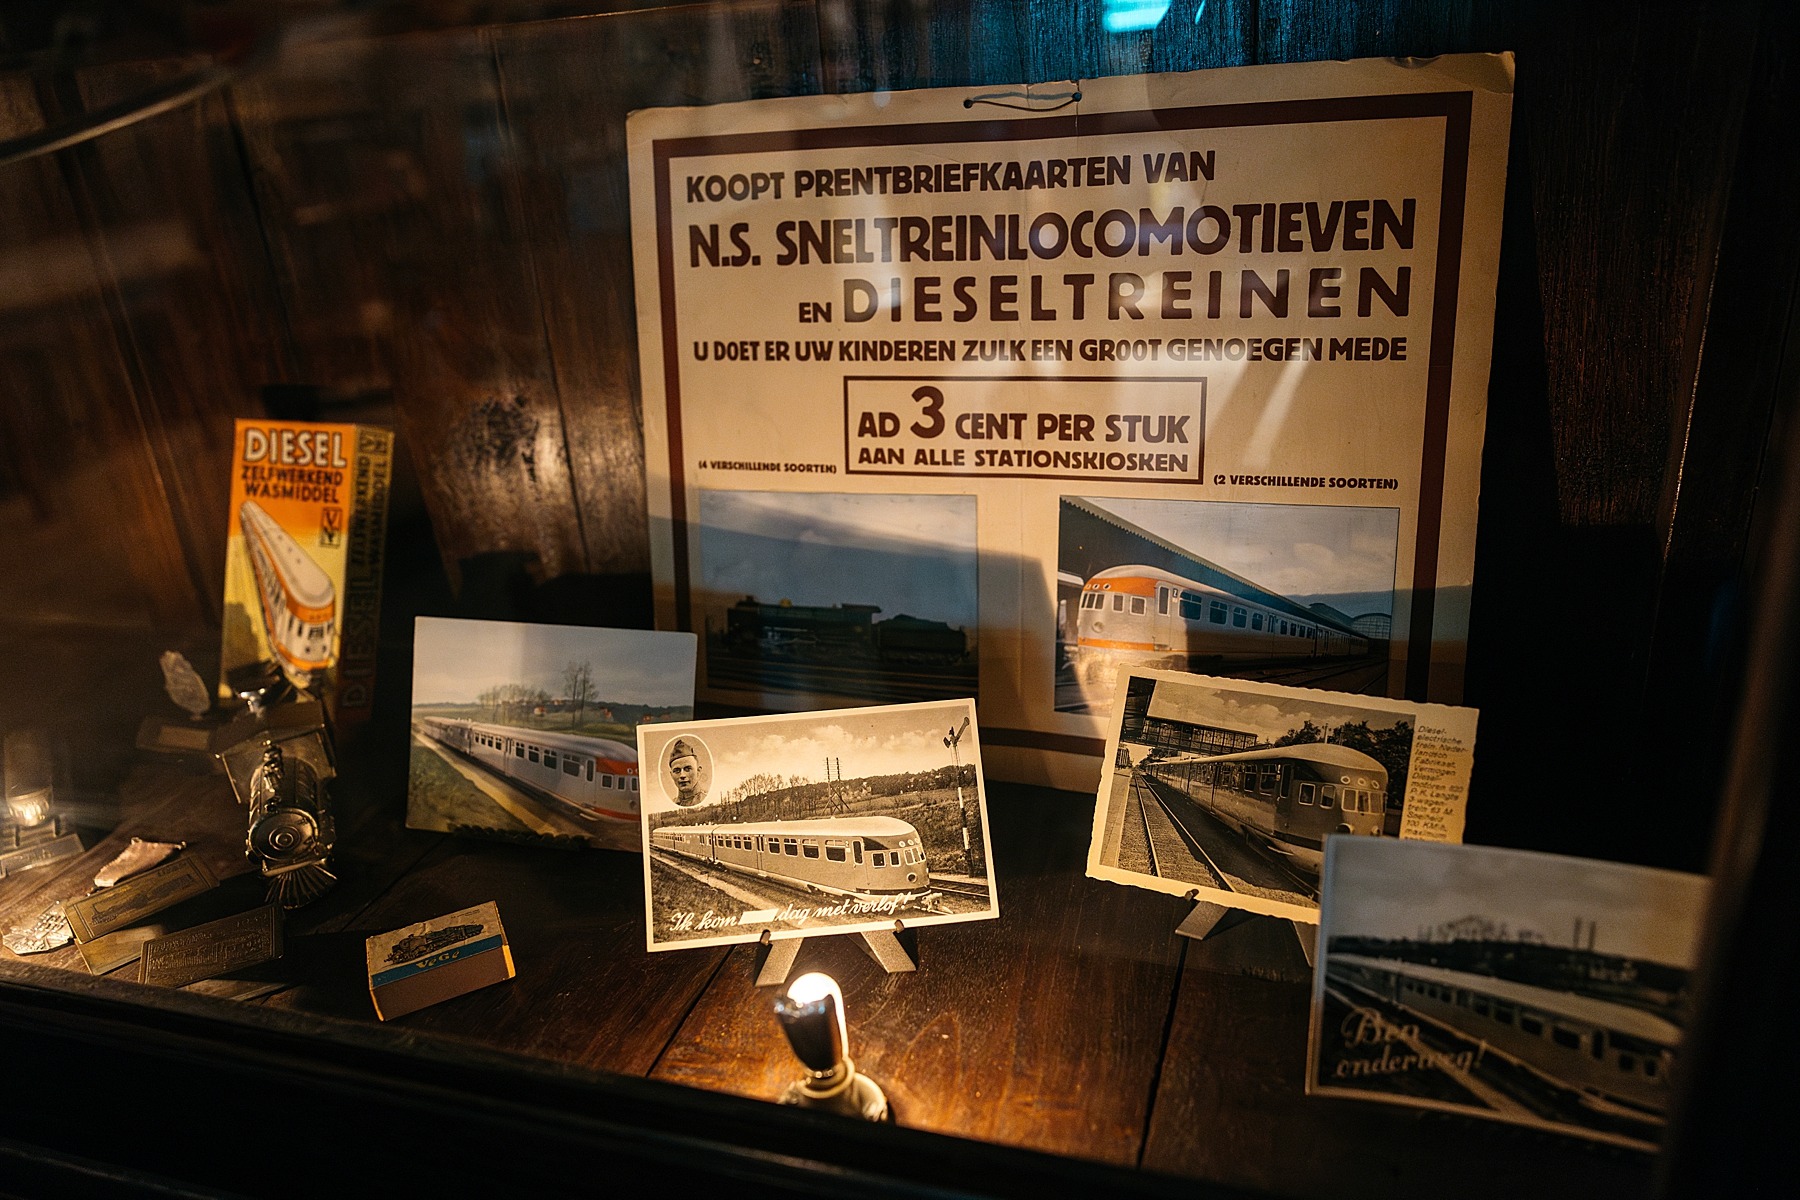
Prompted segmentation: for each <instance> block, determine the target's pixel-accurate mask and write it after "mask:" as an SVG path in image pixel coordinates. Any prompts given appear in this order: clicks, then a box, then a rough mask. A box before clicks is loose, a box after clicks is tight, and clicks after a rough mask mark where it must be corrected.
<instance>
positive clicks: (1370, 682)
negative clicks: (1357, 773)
mask: <svg viewBox="0 0 1800 1200" xmlns="http://www.w3.org/2000/svg"><path fill="white" fill-rule="evenodd" d="M1399 517H1400V513H1399V510H1398V509H1393V508H1352V507H1335V506H1330V505H1310V504H1234V503H1220V502H1215V501H1200V500H1121V499H1106V498H1099V497H1088V496H1064V497H1063V498H1062V511H1061V518H1060V521H1059V529H1058V538H1059V545H1058V551H1057V598H1056V708H1057V710H1058V711H1059V712H1088V713H1101V712H1105V711H1106V710H1107V709H1108V708H1109V707H1110V706H1111V704H1112V699H1113V690H1114V684H1113V680H1114V676H1115V675H1116V674H1117V673H1118V671H1119V669H1120V668H1121V667H1147V668H1160V669H1165V670H1176V671H1201V672H1204V673H1206V674H1208V675H1226V676H1232V677H1236V678H1241V679H1261V680H1266V681H1268V682H1271V683H1284V684H1291V685H1294V686H1299V687H1324V688H1330V689H1331V690H1333V691H1340V692H1362V693H1368V694H1372V695H1382V694H1384V693H1385V692H1386V690H1387V676H1388V642H1389V639H1390V636H1391V629H1392V624H1393V617H1394V571H1395V556H1396V548H1397V544H1398V541H1397V539H1398V532H1399Z"/></svg>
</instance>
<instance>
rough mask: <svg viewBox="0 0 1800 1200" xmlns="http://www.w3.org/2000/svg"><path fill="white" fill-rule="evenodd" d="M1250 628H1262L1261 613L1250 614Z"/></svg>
mask: <svg viewBox="0 0 1800 1200" xmlns="http://www.w3.org/2000/svg"><path fill="white" fill-rule="evenodd" d="M1250 628H1252V629H1261V628H1262V614H1261V613H1251V614H1250Z"/></svg>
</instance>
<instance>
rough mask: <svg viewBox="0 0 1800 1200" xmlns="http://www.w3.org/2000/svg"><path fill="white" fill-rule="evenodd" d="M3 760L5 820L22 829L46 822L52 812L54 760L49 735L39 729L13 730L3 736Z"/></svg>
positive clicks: (54, 794) (54, 786)
mask: <svg viewBox="0 0 1800 1200" xmlns="http://www.w3.org/2000/svg"><path fill="white" fill-rule="evenodd" d="M5 757H6V815H7V817H8V818H9V819H10V820H11V822H12V823H13V824H14V825H17V826H19V827H20V828H22V829H23V828H30V827H32V826H37V825H42V824H43V823H44V822H46V821H48V820H50V818H51V817H52V815H54V812H55V809H56V760H55V759H54V758H53V757H52V756H51V753H50V738H49V736H48V735H47V734H45V733H44V731H43V730H41V729H15V730H13V731H12V732H11V733H9V734H7V735H6V743H5Z"/></svg>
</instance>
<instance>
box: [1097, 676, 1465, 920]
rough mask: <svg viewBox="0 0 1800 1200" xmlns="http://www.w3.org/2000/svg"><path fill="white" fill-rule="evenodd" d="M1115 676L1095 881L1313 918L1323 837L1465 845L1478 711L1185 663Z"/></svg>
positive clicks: (1325, 839) (1100, 798) (1315, 917)
mask: <svg viewBox="0 0 1800 1200" xmlns="http://www.w3.org/2000/svg"><path fill="white" fill-rule="evenodd" d="M1120 684H1121V687H1120V689H1119V694H1118V696H1117V698H1116V699H1115V701H1114V704H1113V717H1112V728H1111V731H1110V733H1109V735H1108V738H1107V755H1106V766H1105V770H1104V772H1103V774H1102V776H1101V780H1100V791H1099V796H1098V802H1097V803H1096V805H1095V808H1094V832H1093V836H1092V839H1091V840H1090V842H1089V844H1088V868H1087V873H1088V874H1089V875H1091V876H1093V877H1094V878H1096V879H1106V880H1111V881H1112V882H1114V883H1124V884H1130V885H1132V886H1135V887H1142V888H1149V889H1151V890H1153V891H1158V892H1167V893H1170V894H1172V895H1187V894H1188V893H1190V892H1192V893H1194V894H1195V895H1196V896H1197V898H1199V899H1202V900H1207V901H1209V902H1211V903H1214V904H1220V905H1224V906H1225V907H1228V908H1240V909H1244V910H1246V911H1249V912H1256V913H1264V914H1268V915H1271V916H1278V917H1288V918H1291V919H1293V920H1296V921H1304V922H1307V923H1309V924H1310V923H1316V922H1317V921H1318V919H1319V892H1320V886H1321V869H1322V866H1323V862H1324V849H1325V846H1326V844H1327V842H1328V841H1334V840H1336V839H1337V838H1338V837H1339V836H1342V835H1362V836H1365V837H1369V838H1377V839H1384V840H1386V839H1398V838H1405V839H1423V840H1426V841H1436V842H1456V841H1461V840H1462V830H1463V818H1464V815H1465V812H1466V808H1467V802H1468V790H1469V773H1470V770H1471V768H1472V767H1473V765H1474V755H1475V725H1476V718H1477V713H1476V711H1475V710H1474V709H1472V708H1458V707H1453V706H1451V705H1445V704H1424V703H1413V702H1411V701H1405V700H1388V699H1384V698H1380V697H1375V696H1363V695H1355V694H1350V693H1344V692H1326V691H1320V690H1318V689H1315V688H1295V687H1283V686H1281V685H1279V684H1269V683H1257V682H1255V681H1252V680H1244V679H1220V678H1213V677H1210V676H1205V675H1191V674H1187V673H1185V672H1180V671H1142V670H1136V671H1128V672H1121V673H1120Z"/></svg>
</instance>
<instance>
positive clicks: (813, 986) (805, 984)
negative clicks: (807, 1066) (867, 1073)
mask: <svg viewBox="0 0 1800 1200" xmlns="http://www.w3.org/2000/svg"><path fill="white" fill-rule="evenodd" d="M787 994H788V999H789V1000H792V1001H793V1002H794V1003H795V1004H812V1003H814V1002H816V1001H819V1000H823V999H824V998H825V997H827V996H830V997H831V1003H832V1007H833V1008H834V1009H835V1010H836V1013H837V1026H838V1044H839V1045H841V1046H842V1047H843V1048H844V1054H845V1055H846V1056H847V1055H848V1054H849V1053H850V1025H849V1022H847V1021H846V1020H845V1019H844V993H843V991H842V990H841V989H840V988H839V987H838V982H837V980H835V979H833V978H832V977H831V976H829V975H827V974H825V972H823V971H808V972H807V973H806V974H804V975H802V976H800V978H798V979H796V980H794V982H792V983H790V984H788V990H787Z"/></svg>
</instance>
